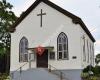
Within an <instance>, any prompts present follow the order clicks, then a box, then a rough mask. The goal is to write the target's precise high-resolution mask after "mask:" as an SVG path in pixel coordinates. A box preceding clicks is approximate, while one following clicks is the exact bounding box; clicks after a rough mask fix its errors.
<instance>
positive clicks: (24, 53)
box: [19, 37, 29, 62]
mask: <svg viewBox="0 0 100 80" xmlns="http://www.w3.org/2000/svg"><path fill="white" fill-rule="evenodd" d="M22 43H23V44H22ZM26 43H27V47H26ZM28 45H29V44H28V39H27V38H26V37H22V38H21V40H20V42H19V62H28V50H27V48H28ZM22 46H24V47H22ZM21 49H24V50H21ZM26 50H27V51H26ZM25 56H27V59H26V58H25Z"/></svg>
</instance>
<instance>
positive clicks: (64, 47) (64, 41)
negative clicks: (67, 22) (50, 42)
mask: <svg viewBox="0 0 100 80" xmlns="http://www.w3.org/2000/svg"><path fill="white" fill-rule="evenodd" d="M57 52H58V59H68V38H67V35H66V34H65V33H63V32H61V33H60V34H59V36H58V38H57Z"/></svg>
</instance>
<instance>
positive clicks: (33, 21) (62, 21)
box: [10, 2, 91, 71]
mask: <svg viewBox="0 0 100 80" xmlns="http://www.w3.org/2000/svg"><path fill="white" fill-rule="evenodd" d="M41 9H43V12H46V15H44V16H43V27H40V17H39V16H37V14H39V13H40V10H41ZM60 32H64V33H66V35H67V36H68V50H69V60H60V61H58V60H57V56H56V60H49V64H51V65H53V66H54V67H56V68H57V69H81V68H82V65H83V62H82V59H81V58H82V50H81V49H82V48H81V36H82V35H83V34H84V32H83V30H81V28H80V25H76V24H73V22H72V19H70V18H69V17H67V16H65V15H63V14H62V13H60V12H58V11H57V10H55V9H53V8H51V7H49V6H48V5H46V4H44V3H43V2H42V3H40V4H39V5H38V6H37V7H36V8H35V9H34V10H33V11H32V12H31V13H30V14H29V15H28V16H27V17H26V18H25V19H24V20H23V21H22V22H21V23H20V24H19V25H18V26H17V28H16V31H15V32H14V33H12V34H11V39H12V40H11V43H12V44H11V68H10V70H11V71H13V70H16V69H17V68H18V67H20V66H21V65H23V64H24V63H19V42H20V40H21V38H22V37H23V36H25V37H26V38H27V39H28V41H29V48H34V47H38V46H39V45H41V46H43V47H45V46H54V51H55V52H56V54H57V36H58V35H59V34H60ZM82 32H83V33H82ZM89 40H90V39H89ZM90 41H91V40H90ZM73 56H76V57H77V59H72V57H73ZM32 63H33V67H34V68H35V67H36V61H33V62H32Z"/></svg>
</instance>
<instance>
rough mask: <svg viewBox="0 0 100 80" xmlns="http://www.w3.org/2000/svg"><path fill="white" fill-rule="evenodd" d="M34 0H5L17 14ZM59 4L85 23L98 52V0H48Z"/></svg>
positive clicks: (99, 49) (99, 8)
mask: <svg viewBox="0 0 100 80" xmlns="http://www.w3.org/2000/svg"><path fill="white" fill-rule="evenodd" d="M34 1H35V0H7V2H10V3H11V4H12V5H13V6H14V9H13V11H14V12H15V14H16V15H17V16H19V15H20V14H21V13H22V12H23V11H25V10H26V9H27V8H28V7H29V6H30V5H31V4H32V3H33V2H34ZM50 1H52V2H54V3H55V4H57V5H59V6H61V7H62V8H64V9H66V10H67V11H69V12H71V13H73V14H75V15H77V16H79V17H80V18H81V19H82V20H83V21H84V22H85V24H86V25H87V27H88V28H89V30H90V31H91V33H92V34H93V36H94V38H95V39H96V43H95V54H97V53H100V0H50Z"/></svg>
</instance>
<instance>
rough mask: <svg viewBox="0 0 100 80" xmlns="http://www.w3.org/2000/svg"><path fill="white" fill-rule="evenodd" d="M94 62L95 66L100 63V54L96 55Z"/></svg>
mask: <svg viewBox="0 0 100 80" xmlns="http://www.w3.org/2000/svg"><path fill="white" fill-rule="evenodd" d="M95 63H96V66H97V65H98V64H99V63H100V54H97V55H96V58H95Z"/></svg>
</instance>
